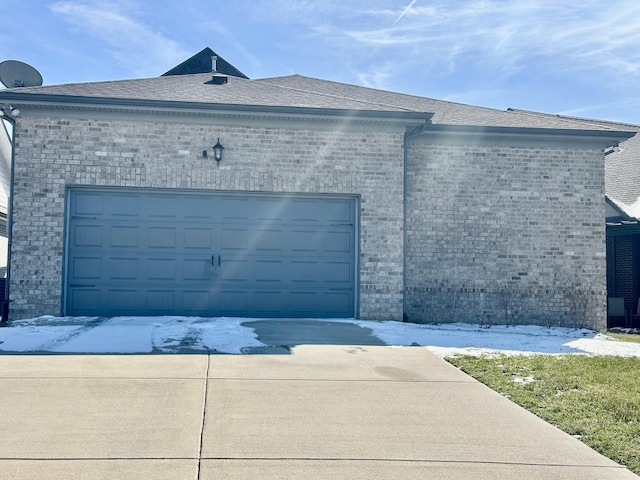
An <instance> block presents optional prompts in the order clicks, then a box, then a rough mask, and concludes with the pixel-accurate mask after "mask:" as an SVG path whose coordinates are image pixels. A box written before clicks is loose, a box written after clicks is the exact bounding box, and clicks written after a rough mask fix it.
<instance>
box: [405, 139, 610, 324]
mask: <svg viewBox="0 0 640 480" xmlns="http://www.w3.org/2000/svg"><path fill="white" fill-rule="evenodd" d="M407 157H408V164H407V185H406V188H407V192H408V194H407V207H406V208H407V241H406V257H407V258H406V284H405V288H406V289H405V292H406V298H405V313H406V314H407V315H408V317H409V319H410V320H416V321H430V322H447V321H463V322H473V323H482V324H488V325H490V324H493V323H499V324H520V323H537V324H542V325H549V326H553V325H566V326H589V327H592V328H596V329H604V328H605V326H606V318H605V304H606V283H605V278H606V260H605V229H604V225H603V222H602V219H603V217H604V202H603V198H604V194H603V192H604V172H603V170H604V162H603V156H602V152H601V151H599V150H597V149H567V148H540V147H531V146H529V147H526V146H522V147H517V146H514V147H504V146H500V147H491V146H477V145H476V146H449V145H429V144H412V145H410V146H409V148H408V155H407Z"/></svg>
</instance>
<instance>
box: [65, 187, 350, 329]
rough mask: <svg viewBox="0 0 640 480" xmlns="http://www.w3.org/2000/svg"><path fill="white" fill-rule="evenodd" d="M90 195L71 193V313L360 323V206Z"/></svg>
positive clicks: (317, 200)
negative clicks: (349, 319) (357, 315)
mask: <svg viewBox="0 0 640 480" xmlns="http://www.w3.org/2000/svg"><path fill="white" fill-rule="evenodd" d="M87 190H90V188H88V187H82V188H73V189H71V190H70V197H69V217H68V230H67V231H68V247H67V249H68V251H67V259H68V260H67V269H66V278H67V280H66V292H67V293H66V297H67V300H66V304H65V305H66V313H67V314H94V315H95V314H100V315H112V314H118V315H121V314H135V315H160V314H162V315H200V316H216V315H231V316H265V317H279V316H280V317H281V316H316V317H317V316H319V317H323V316H353V315H354V312H355V304H356V302H355V284H356V261H357V249H356V240H355V239H356V236H355V218H356V201H355V199H354V198H343V199H341V198H335V197H314V196H308V197H304V196H295V195H284V194H283V195H278V194H265V195H262V194H260V195H252V194H236V193H233V194H226V193H225V194H211V193H202V194H200V193H188V192H178V193H163V192H160V193H150V192H149V191H143V190H139V191H138V190H135V189H129V190H123V191H117V190H116V189H104V190H101V191H96V192H88V191H87ZM80 213H81V214H82V215H79V214H80ZM90 215H91V216H90ZM332 287H344V289H345V290H346V293H345V292H340V293H332V294H331V295H332V297H331V300H329V297H328V295H329V294H328V292H329V291H330V290H331V288H332ZM329 301H331V305H329ZM345 305H346V307H345Z"/></svg>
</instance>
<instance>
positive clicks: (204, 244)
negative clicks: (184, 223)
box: [183, 227, 214, 252]
mask: <svg viewBox="0 0 640 480" xmlns="http://www.w3.org/2000/svg"><path fill="white" fill-rule="evenodd" d="M183 233H184V243H183V244H184V248H185V249H188V250H206V251H207V252H210V251H211V250H212V249H213V248H214V245H213V242H212V240H213V239H212V237H211V228H206V227H198V228H196V227H184V230H183Z"/></svg>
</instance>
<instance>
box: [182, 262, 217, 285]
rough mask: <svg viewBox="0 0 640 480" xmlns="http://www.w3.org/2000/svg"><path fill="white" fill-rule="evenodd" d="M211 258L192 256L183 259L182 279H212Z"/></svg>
mask: <svg viewBox="0 0 640 480" xmlns="http://www.w3.org/2000/svg"><path fill="white" fill-rule="evenodd" d="M211 269H212V266H211V260H210V259H209V258H203V257H190V258H185V259H184V260H183V261H182V272H183V275H182V279H183V280H186V281H194V280H195V281H202V280H210V279H211V278H212V275H211Z"/></svg>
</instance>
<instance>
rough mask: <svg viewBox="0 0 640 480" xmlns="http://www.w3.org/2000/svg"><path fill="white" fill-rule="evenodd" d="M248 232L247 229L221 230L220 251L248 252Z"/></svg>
mask: <svg viewBox="0 0 640 480" xmlns="http://www.w3.org/2000/svg"><path fill="white" fill-rule="evenodd" d="M249 236H250V231H249V229H248V228H224V227H223V228H222V229H221V236H220V238H221V240H220V249H221V250H223V251H225V250H226V251H234V250H248V249H249Z"/></svg>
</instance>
